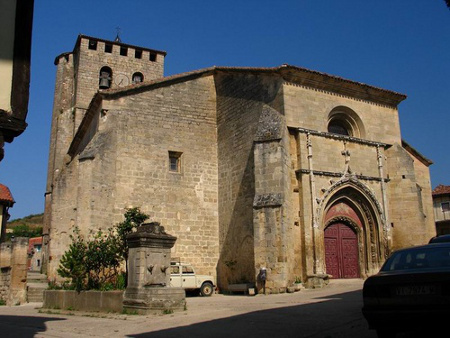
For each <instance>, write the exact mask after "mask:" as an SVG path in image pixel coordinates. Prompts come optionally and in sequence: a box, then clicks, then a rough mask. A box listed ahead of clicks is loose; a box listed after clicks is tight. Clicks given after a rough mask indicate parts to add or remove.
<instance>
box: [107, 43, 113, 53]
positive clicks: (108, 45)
mask: <svg viewBox="0 0 450 338" xmlns="http://www.w3.org/2000/svg"><path fill="white" fill-rule="evenodd" d="M105 53H112V44H110V43H105Z"/></svg>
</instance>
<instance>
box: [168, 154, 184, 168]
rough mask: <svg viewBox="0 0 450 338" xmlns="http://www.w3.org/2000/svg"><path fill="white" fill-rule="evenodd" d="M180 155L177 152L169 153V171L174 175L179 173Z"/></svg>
mask: <svg viewBox="0 0 450 338" xmlns="http://www.w3.org/2000/svg"><path fill="white" fill-rule="evenodd" d="M181 154H182V153H180V152H177V151H169V171H170V172H174V173H180V172H181Z"/></svg>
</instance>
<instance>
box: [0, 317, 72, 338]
mask: <svg viewBox="0 0 450 338" xmlns="http://www.w3.org/2000/svg"><path fill="white" fill-rule="evenodd" d="M55 320H65V319H64V318H50V317H31V316H4V315H0V330H1V331H0V337H2V338H13V337H14V338H18V337H20V338H32V337H35V335H36V334H38V333H41V332H45V331H46V330H47V326H46V325H45V323H46V322H48V321H55Z"/></svg>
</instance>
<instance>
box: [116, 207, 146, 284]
mask: <svg viewBox="0 0 450 338" xmlns="http://www.w3.org/2000/svg"><path fill="white" fill-rule="evenodd" d="M124 216H125V220H124V221H123V222H121V223H119V224H117V225H116V228H115V229H116V232H117V235H118V237H119V238H118V248H119V252H120V255H121V256H122V257H123V259H124V260H125V286H126V285H127V282H128V243H127V235H128V234H130V233H132V232H133V231H134V230H135V229H136V228H137V227H138V226H140V225H141V224H142V223H144V221H145V220H146V219H148V218H149V216H148V215H147V214H144V213H143V212H141V211H140V209H139V208H128V209H126V212H125V214H124Z"/></svg>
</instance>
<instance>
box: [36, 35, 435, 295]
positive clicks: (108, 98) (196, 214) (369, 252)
mask: <svg viewBox="0 0 450 338" xmlns="http://www.w3.org/2000/svg"><path fill="white" fill-rule="evenodd" d="M165 56H166V53H165V52H164V51H159V50H154V49H149V48H143V47H138V46H133V45H129V44H126V43H123V42H122V41H120V39H116V41H108V40H103V39H99V38H94V37H89V36H85V35H80V36H78V39H77V41H76V44H75V47H74V49H73V51H72V52H68V53H63V54H61V55H59V56H58V57H56V59H55V65H56V86H55V97H54V108H53V117H52V128H51V140H50V153H49V165H48V180H47V187H46V194H45V196H46V197H45V205H46V207H45V228H44V233H45V242H44V244H45V251H44V254H45V255H46V257H45V258H44V260H45V263H46V266H47V273H48V275H49V278H51V279H52V278H55V277H57V274H56V269H57V267H58V264H59V260H60V258H61V256H62V255H63V253H64V252H65V250H66V249H67V248H68V245H69V244H70V242H71V240H70V238H69V236H70V235H71V234H72V231H73V229H74V227H75V226H77V227H79V228H80V229H81V231H82V233H84V234H86V235H87V234H88V233H89V230H90V229H93V230H97V229H107V228H109V227H111V226H113V225H115V224H117V223H119V222H121V221H122V220H123V215H124V212H125V210H126V208H129V207H139V208H140V209H141V211H143V212H145V213H146V214H148V215H150V221H156V222H160V223H161V225H162V226H164V227H165V230H166V231H167V233H169V234H171V235H173V236H176V237H177V241H176V244H175V246H174V248H173V249H172V257H177V258H179V259H181V260H182V261H185V262H189V263H192V264H193V265H194V266H195V267H196V268H197V270H198V272H199V273H204V274H212V275H214V276H216V277H217V283H218V286H219V288H220V289H221V290H226V289H227V286H228V285H229V284H234V283H244V282H249V283H252V282H253V283H255V282H257V280H258V278H257V276H258V273H259V271H260V269H262V268H266V271H267V282H266V288H267V289H268V290H269V291H270V292H275V293H276V292H284V291H285V290H286V289H287V287H289V286H291V285H292V284H293V282H294V281H295V280H298V279H300V280H301V281H302V282H303V283H304V284H305V285H307V286H320V285H322V284H323V283H324V282H325V283H326V281H327V280H328V279H329V278H365V277H367V276H369V275H371V274H373V273H375V272H377V271H378V269H379V268H380V266H381V264H382V263H383V262H384V260H385V258H386V256H387V255H388V254H389V253H390V252H392V250H395V249H398V248H401V247H405V246H411V245H417V244H423V243H426V242H427V241H428V239H429V238H430V237H432V236H434V235H435V234H436V230H435V226H434V219H433V205H432V198H431V186H430V174H429V168H428V167H429V166H430V165H431V163H432V162H431V161H430V160H428V159H427V158H426V157H424V156H423V155H421V154H420V153H419V152H417V151H416V150H415V149H414V148H413V147H411V146H410V145H409V144H408V143H406V142H405V141H403V140H402V136H401V132H400V124H399V115H398V106H399V104H400V103H401V102H402V101H403V100H405V99H406V96H405V95H403V94H400V93H397V92H394V91H391V90H386V89H382V88H377V87H374V86H370V85H367V84H363V83H359V82H355V81H351V80H347V79H344V78H341V77H338V76H333V75H329V74H325V73H321V72H318V71H312V70H308V69H305V68H301V67H297V66H292V65H286V64H284V65H281V66H278V67H274V68H239V67H211V68H205V69H200V70H194V71H191V72H187V73H182V74H178V75H173V76H167V77H164V59H165Z"/></svg>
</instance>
